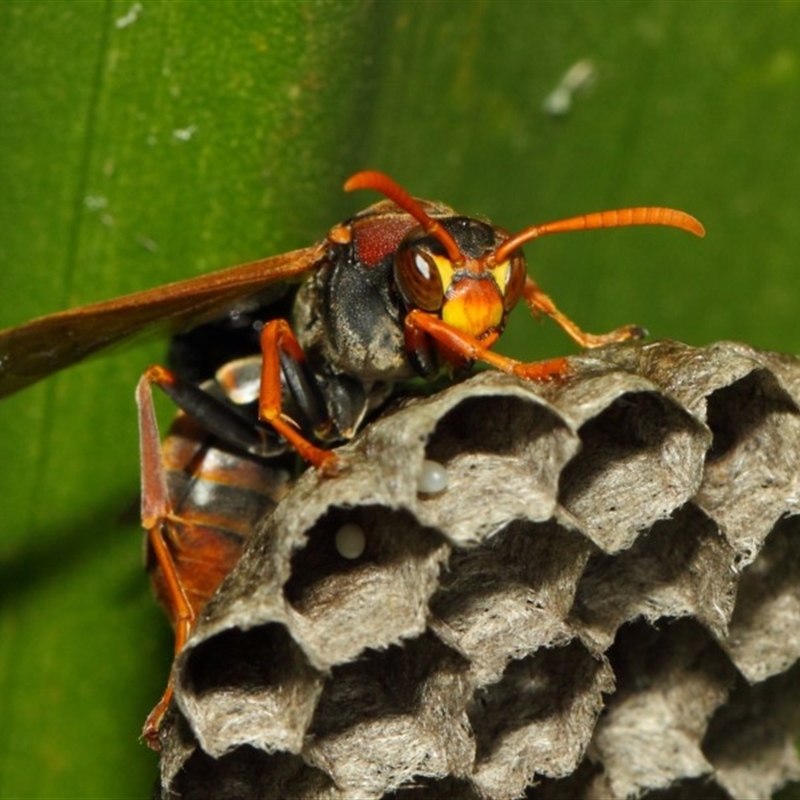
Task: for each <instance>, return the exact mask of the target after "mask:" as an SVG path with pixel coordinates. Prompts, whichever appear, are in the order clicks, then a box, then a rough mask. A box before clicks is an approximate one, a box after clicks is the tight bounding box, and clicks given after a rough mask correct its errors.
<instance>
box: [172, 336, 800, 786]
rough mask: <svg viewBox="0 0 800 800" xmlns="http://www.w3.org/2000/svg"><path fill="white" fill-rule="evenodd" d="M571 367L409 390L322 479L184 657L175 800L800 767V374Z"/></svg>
mask: <svg viewBox="0 0 800 800" xmlns="http://www.w3.org/2000/svg"><path fill="white" fill-rule="evenodd" d="M570 364H571V368H572V372H571V374H570V375H569V377H567V378H566V379H564V380H561V381H557V382H555V381H554V382H551V383H545V384H534V383H528V382H525V381H523V380H519V379H516V378H512V377H509V376H506V375H500V374H497V373H494V372H484V373H481V374H479V375H476V376H474V377H473V378H471V379H469V380H467V381H464V382H463V383H460V384H455V385H452V386H450V387H448V388H446V389H444V390H443V391H441V392H438V393H436V394H434V395H431V396H429V397H419V398H404V399H403V400H402V401H398V402H396V403H394V404H393V405H390V407H389V408H388V409H387V410H386V411H385V412H384V413H383V414H381V415H380V416H379V417H378V418H377V419H376V420H374V421H373V422H372V423H370V425H368V426H367V427H366V428H365V429H364V430H363V431H362V432H361V433H360V434H359V436H358V437H357V438H356V439H355V440H354V441H353V442H352V443H350V444H348V445H346V446H344V447H342V448H340V449H339V451H338V453H339V455H340V457H341V460H342V463H343V464H345V465H346V468H345V469H342V470H341V472H340V473H339V474H338V475H337V476H335V477H325V476H322V475H320V474H317V473H316V472H315V471H313V470H308V471H306V472H305V473H304V474H303V475H302V476H301V477H300V478H299V479H298V480H297V482H296V484H295V485H294V487H293V488H292V489H291V491H290V492H289V494H288V495H287V496H286V497H285V499H283V500H282V501H281V502H280V503H279V504H278V506H277V508H276V509H275V510H274V511H273V512H272V513H271V514H270V515H269V516H267V517H265V518H264V519H263V520H262V521H261V522H260V523H259V524H258V526H257V527H256V529H255V530H254V531H253V532H252V535H251V537H250V540H249V543H248V546H247V548H246V549H245V552H244V554H243V555H242V558H241V560H240V561H239V563H238V565H237V566H236V567H235V568H234V570H233V571H232V572H231V573H230V574H229V575H228V577H227V578H226V579H225V581H224V582H223V584H222V586H221V587H220V589H219V591H218V592H217V594H216V595H215V596H214V597H213V598H212V599H211V600H210V601H209V602H208V604H207V605H206V607H205V608H204V610H203V612H202V614H201V616H200V618H199V619H198V621H197V623H196V625H195V627H194V629H193V632H192V635H191V637H190V639H189V641H188V643H187V645H186V647H185V648H184V650H183V651H182V652H181V653H180V654H179V655H178V657H177V658H176V660H175V664H174V668H173V677H174V684H175V699H174V702H173V704H172V706H171V708H170V710H169V713H168V714H167V716H166V718H165V720H164V722H163V724H162V728H161V731H160V737H161V745H162V753H161V774H160V781H159V791H160V796H161V797H163V798H165V799H166V798H178V797H180V798H182V799H184V800H186V798H205V797H212V796H213V797H215V798H287V800H288V799H290V798H308V799H309V800H310V799H311V798H331V799H333V798H337V799H342V798H359V799H360V798H380V797H390V798H398V800H399V799H400V798H412V797H413V798H446V797H447V798H449V797H462V798H475V799H476V800H477V799H478V798H480V799H481V800H487V798H488V799H494V798H496V800H511V798H517V797H527V798H530V799H531V800H533V799H536V800H551V799H552V800H556V798H579V797H585V798H612V799H613V798H635V797H637V798H638V797H648V798H667V797H670V798H672V797H675V798H681V797H687V798H690V797H697V796H703V797H704V798H705V797H716V798H732V797H768V796H769V795H770V794H771V793H773V792H774V791H776V790H777V789H778V788H780V787H782V786H784V785H785V784H787V783H789V782H791V781H798V780H800V758H798V754H797V751H796V749H795V747H794V740H795V737H796V736H797V734H798V732H799V731H800V699H799V698H800V691H798V690H799V689H800V685H798V684H800V662H799V661H798V659H800V634H798V631H800V529H799V528H798V525H800V523H799V522H798V518H797V517H794V516H793V515H795V514H797V513H798V507H799V506H800V468H799V467H798V465H799V464H800V407H799V404H800V361H798V360H796V359H793V358H790V357H787V356H778V355H775V354H770V353H763V352H759V351H756V350H754V349H752V348H749V347H747V346H745V345H741V344H735V343H719V344H715V345H711V346H709V347H705V348H692V347H689V346H686V345H681V344H678V343H675V342H655V343H650V344H632V345H624V346H615V347H609V348H602V349H599V350H597V351H592V352H591V353H587V354H584V355H581V356H578V357H575V358H573V359H570ZM431 462H434V466H436V467H437V483H436V484H435V487H436V488H434V489H431V488H429V484H427V483H426V478H425V477H424V473H425V470H426V465H430V463H431ZM346 536H353V537H354V538H353V540H352V541H349V540H348V541H347V542H345V543H343V541H344V539H343V537H346Z"/></svg>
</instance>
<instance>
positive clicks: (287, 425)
mask: <svg viewBox="0 0 800 800" xmlns="http://www.w3.org/2000/svg"><path fill="white" fill-rule="evenodd" d="M261 353H262V362H261V397H260V398H259V403H258V417H259V419H260V420H262V422H266V423H267V424H268V425H271V426H272V427H273V428H274V429H275V430H276V431H277V432H278V433H279V434H280V435H281V436H283V437H284V438H285V439H286V441H288V442H289V444H290V445H291V446H292V447H293V448H294V449H295V450H296V451H297V452H298V453H299V454H300V456H301V458H303V460H304V461H307V462H308V463H310V464H313V465H314V466H315V467H316V468H317V469H319V470H322V471H323V472H325V473H328V474H335V473H336V471H337V458H336V455H335V454H334V453H332V452H331V451H330V450H323V449H322V448H320V447H315V446H314V445H313V444H311V442H309V441H308V439H306V438H305V437H304V436H303V435H302V434H301V433H300V431H299V426H298V425H297V423H296V422H295V421H294V420H292V419H291V418H289V417H288V416H287V415H286V414H284V413H283V400H282V389H281V358H282V357H283V358H284V359H288V360H289V361H291V362H293V363H294V364H296V365H298V366H299V367H302V365H303V364H304V363H305V358H306V356H305V353H304V352H303V348H302V347H300V343H299V342H298V341H297V338H296V337H295V335H294V332H293V331H292V328H291V326H290V325H289V323H288V322H287V321H286V320H285V319H273V320H270V321H269V322H268V323H267V324H266V325H264V328H263V330H262V331H261Z"/></svg>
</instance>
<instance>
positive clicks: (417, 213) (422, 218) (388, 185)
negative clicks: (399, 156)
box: [344, 169, 464, 264]
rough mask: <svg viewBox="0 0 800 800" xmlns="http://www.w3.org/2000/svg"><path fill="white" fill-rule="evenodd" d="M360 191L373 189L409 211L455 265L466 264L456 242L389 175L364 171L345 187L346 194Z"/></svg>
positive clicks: (349, 180)
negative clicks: (440, 245) (436, 240)
mask: <svg viewBox="0 0 800 800" xmlns="http://www.w3.org/2000/svg"><path fill="white" fill-rule="evenodd" d="M358 189H372V190H373V191H376V192H380V193H381V194H382V195H383V196H384V197H386V198H388V199H389V200H391V201H392V202H393V203H395V204H397V205H398V206H400V208H402V209H403V211H407V212H408V213H409V214H411V216H412V217H414V219H415V220H416V221H417V222H419V224H420V225H422V227H423V228H424V229H425V231H426V233H429V234H430V235H431V236H434V237H436V239H438V240H439V242H440V243H441V244H442V245H443V247H444V248H445V250H447V255H448V256H449V257H450V260H451V261H452V262H453V263H454V264H463V263H464V254H463V253H462V252H461V250H460V249H459V247H458V245H457V244H456V240H455V239H454V238H453V237H452V236H451V235H450V234H449V233H448V232H447V231H446V230H445V229H444V228H443V227H442V225H441V224H440V223H439V222H438V221H437V220H435V219H432V218H431V217H429V216H428V215H427V214H426V213H425V211H424V209H423V208H422V206H421V205H420V204H419V202H418V201H417V200H415V199H414V198H413V197H412V196H411V195H410V194H409V193H408V192H407V191H406V190H405V189H404V188H403V187H402V186H400V184H398V183H395V181H393V180H392V179H391V178H390V177H389V176H388V175H386V174H384V173H383V172H378V171H376V170H371V169H368V170H364V171H363V172H357V173H356V174H355V175H353V176H352V177H350V178H349V179H348V180H347V181H346V183H345V185H344V190H345V191H346V192H353V191H356V190H358Z"/></svg>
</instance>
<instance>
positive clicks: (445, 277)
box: [431, 254, 455, 294]
mask: <svg viewBox="0 0 800 800" xmlns="http://www.w3.org/2000/svg"><path fill="white" fill-rule="evenodd" d="M431 258H432V259H433V263H434V266H435V267H436V271H437V272H438V273H439V277H440V278H441V280H442V291H443V292H444V294H447V290H448V289H449V288H450V284H451V283H452V282H453V275H454V274H455V267H454V266H453V262H452V261H451V260H450V259H449V258H447V256H435V255H433V254H431Z"/></svg>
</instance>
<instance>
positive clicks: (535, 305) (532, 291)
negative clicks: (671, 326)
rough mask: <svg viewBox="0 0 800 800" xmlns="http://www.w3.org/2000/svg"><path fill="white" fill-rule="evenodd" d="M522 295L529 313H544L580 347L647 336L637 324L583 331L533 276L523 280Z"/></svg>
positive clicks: (596, 345) (536, 315) (597, 345)
mask: <svg viewBox="0 0 800 800" xmlns="http://www.w3.org/2000/svg"><path fill="white" fill-rule="evenodd" d="M522 296H523V297H524V298H525V302H526V303H527V304H528V308H529V309H530V310H531V314H533V315H534V316H535V317H538V316H539V314H546V315H547V316H548V317H550V318H551V319H552V320H553V321H554V322H555V323H556V324H558V325H559V326H560V327H561V328H562V329H563V330H564V332H565V333H566V334H567V335H568V336H570V337H571V338H572V339H574V340H575V341H576V342H577V343H578V344H579V345H580V346H581V347H600V346H602V345H604V344H613V343H615V342H624V341H627V340H628V339H641V338H642V337H644V336H647V331H646V330H645V329H644V328H640V327H639V326H638V325H624V326H623V327H622V328H617V329H616V330H615V331H611V332H610V333H603V334H594V333H585V332H584V331H582V330H581V329H580V328H579V327H578V326H577V325H576V324H575V323H574V322H573V321H572V320H571V319H569V317H567V316H565V315H564V314H562V313H561V312H560V311H559V310H558V309H557V308H556V304H555V303H554V302H553V301H552V300H551V299H550V298H549V297H548V296H547V295H546V294H545V293H544V292H543V291H542V290H541V289H540V288H539V286H538V285H537V283H536V282H535V281H534V280H533V278H528V279H527V280H526V281H525V286H524V288H523V290H522Z"/></svg>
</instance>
